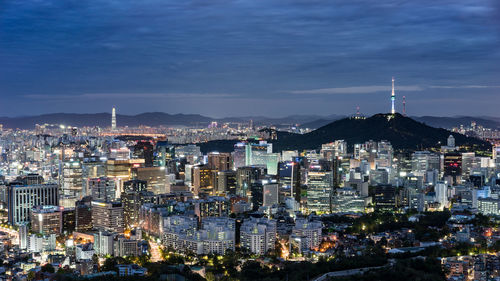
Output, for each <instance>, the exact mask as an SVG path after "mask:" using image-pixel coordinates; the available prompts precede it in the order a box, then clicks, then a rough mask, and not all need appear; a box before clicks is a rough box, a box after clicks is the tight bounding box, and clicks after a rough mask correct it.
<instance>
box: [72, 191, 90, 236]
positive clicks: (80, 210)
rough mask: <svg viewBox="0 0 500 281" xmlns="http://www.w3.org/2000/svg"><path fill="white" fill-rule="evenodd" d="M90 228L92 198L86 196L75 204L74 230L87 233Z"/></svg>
mask: <svg viewBox="0 0 500 281" xmlns="http://www.w3.org/2000/svg"><path fill="white" fill-rule="evenodd" d="M92 228H93V226H92V197H91V196H87V197H84V198H82V200H79V201H77V202H76V204H75V230H76V231H78V232H87V231H90V230H92Z"/></svg>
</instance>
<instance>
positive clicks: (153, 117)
mask: <svg viewBox="0 0 500 281" xmlns="http://www.w3.org/2000/svg"><path fill="white" fill-rule="evenodd" d="M320 118H321V116H319V115H290V116H286V117H280V118H270V117H264V116H246V117H226V118H220V119H217V118H211V117H207V116H203V115H199V114H168V113H164V112H147V113H141V114H137V115H122V114H117V115H116V120H117V123H118V126H129V127H136V126H140V125H144V126H160V125H166V126H195V125H198V126H204V125H208V124H209V123H210V122H212V121H217V122H219V123H226V122H233V123H249V122H250V120H252V121H253V123H254V125H259V126H279V125H287V126H289V125H293V124H302V123H305V122H311V121H313V120H317V119H320ZM326 118H329V119H328V120H333V119H338V118H340V117H338V116H337V115H332V116H328V117H326ZM46 123H47V124H56V125H66V126H76V127H84V126H89V127H92V126H99V127H108V126H110V125H111V114H110V113H89V114H76V113H51V114H43V115H38V116H21V117H0V124H2V125H3V126H4V127H5V128H13V129H15V128H19V129H32V128H34V127H35V124H46Z"/></svg>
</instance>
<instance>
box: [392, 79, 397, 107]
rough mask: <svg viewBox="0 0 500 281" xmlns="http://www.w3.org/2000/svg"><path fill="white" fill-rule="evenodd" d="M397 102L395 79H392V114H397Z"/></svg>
mask: <svg viewBox="0 0 500 281" xmlns="http://www.w3.org/2000/svg"><path fill="white" fill-rule="evenodd" d="M395 100H396V94H395V93H394V77H392V94H391V103H392V109H391V114H394V113H396V109H395V108H394V101H395Z"/></svg>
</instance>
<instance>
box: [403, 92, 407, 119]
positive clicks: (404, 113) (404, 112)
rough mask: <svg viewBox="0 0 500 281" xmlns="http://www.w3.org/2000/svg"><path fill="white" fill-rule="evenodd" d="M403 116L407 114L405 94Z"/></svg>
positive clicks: (404, 97)
mask: <svg viewBox="0 0 500 281" xmlns="http://www.w3.org/2000/svg"><path fill="white" fill-rule="evenodd" d="M403 116H406V96H403Z"/></svg>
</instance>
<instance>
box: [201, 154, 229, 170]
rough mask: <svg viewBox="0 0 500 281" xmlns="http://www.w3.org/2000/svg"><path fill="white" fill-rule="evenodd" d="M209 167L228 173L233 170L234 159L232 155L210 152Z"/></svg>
mask: <svg viewBox="0 0 500 281" xmlns="http://www.w3.org/2000/svg"><path fill="white" fill-rule="evenodd" d="M207 165H208V168H209V169H212V170H217V171H227V170H232V169H233V159H232V157H231V154H230V153H222V152H221V153H219V152H210V153H209V154H208V161H207Z"/></svg>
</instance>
